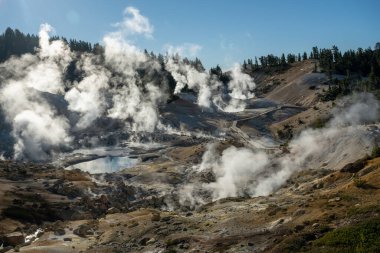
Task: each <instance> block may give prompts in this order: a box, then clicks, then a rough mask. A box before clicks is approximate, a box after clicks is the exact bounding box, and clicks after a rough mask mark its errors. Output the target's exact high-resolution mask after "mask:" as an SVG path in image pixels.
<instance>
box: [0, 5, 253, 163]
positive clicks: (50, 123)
mask: <svg viewBox="0 0 380 253" xmlns="http://www.w3.org/2000/svg"><path fill="white" fill-rule="evenodd" d="M115 27H116V28H117V30H116V31H114V32H111V33H108V34H106V35H105V36H104V38H103V43H104V45H103V49H104V51H103V52H102V53H101V54H93V53H81V54H78V53H77V52H71V51H70V48H69V47H68V45H67V43H65V42H64V41H61V40H54V41H51V40H50V37H49V33H50V32H52V31H54V29H53V27H52V26H50V25H49V24H43V25H41V27H40V32H39V47H38V48H37V49H36V52H35V54H34V55H32V54H25V55H22V56H21V57H18V58H17V57H13V58H11V59H9V60H8V61H6V62H4V63H2V64H1V65H0V67H1V68H2V69H3V70H4V72H5V73H6V75H4V77H3V79H4V80H3V82H2V86H1V87H0V89H1V94H0V104H1V107H2V108H3V111H4V113H5V114H6V119H7V121H8V122H9V123H11V124H12V129H13V130H12V136H13V138H14V142H15V144H14V147H13V150H14V153H15V158H16V159H31V160H47V159H49V158H50V157H51V156H52V155H53V154H54V153H55V152H56V151H57V152H59V151H60V150H61V149H62V148H68V147H70V146H72V141H73V139H75V136H74V135H75V134H76V133H78V131H85V130H86V129H90V128H91V127H93V125H94V122H96V120H97V119H107V118H108V119H109V118H111V119H115V120H117V121H119V122H123V123H124V124H125V126H126V130H127V131H128V130H129V132H149V133H152V132H154V130H156V129H157V128H158V126H160V129H165V127H164V128H163V127H162V126H163V125H162V124H161V122H160V116H159V108H160V106H161V105H163V104H165V102H166V101H167V100H168V98H169V95H170V94H169V87H168V80H167V78H166V77H165V76H166V75H169V74H171V75H172V77H173V78H174V79H175V81H176V87H175V88H174V89H175V91H174V93H179V92H181V91H182V90H183V89H184V88H185V87H188V88H190V89H193V90H195V91H196V92H197V93H198V98H197V104H198V105H199V106H201V107H203V108H213V107H214V106H216V107H217V108H219V109H221V110H224V111H236V110H242V109H244V107H245V100H246V99H249V98H252V97H253V95H254V94H253V93H252V90H253V89H254V87H255V84H254V82H253V80H252V79H251V78H250V77H249V76H248V75H246V74H244V73H242V72H241V68H240V66H238V65H236V66H235V67H234V68H233V69H232V70H231V72H230V81H229V82H228V83H226V84H222V83H221V82H220V81H219V80H218V79H217V78H216V77H215V76H213V75H210V74H209V73H208V72H206V71H204V70H203V67H201V66H194V65H192V64H191V62H189V60H187V59H186V58H185V59H181V58H180V56H178V55H177V54H190V55H194V54H196V53H197V52H198V51H199V50H200V49H201V47H200V46H199V45H196V44H189V43H185V44H183V45H182V46H179V47H171V46H169V48H168V51H169V53H170V54H176V55H177V56H176V57H174V56H173V55H167V56H166V57H165V59H164V62H162V61H161V62H160V61H159V60H158V59H157V57H153V56H151V55H149V54H147V53H146V52H143V51H141V50H140V49H139V48H138V47H137V46H136V45H135V44H134V43H133V42H132V41H131V40H129V38H130V37H131V36H135V35H143V36H145V37H149V38H151V37H152V36H153V31H154V28H153V25H152V24H151V23H150V21H149V19H148V18H147V17H145V16H143V15H141V13H140V11H139V10H138V9H136V8H133V7H128V8H126V9H125V11H124V17H123V20H122V21H121V22H119V23H117V24H115ZM74 63H75V71H77V72H78V73H80V74H79V76H80V78H79V79H77V80H76V81H69V80H67V79H66V78H65V75H66V74H67V69H68V68H69V67H72V66H71V65H70V64H74ZM163 71H166V72H163ZM165 78H166V79H165ZM224 86H225V87H224ZM228 96H230V99H225V98H226V97H228ZM73 115H77V116H78V117H77V116H73Z"/></svg>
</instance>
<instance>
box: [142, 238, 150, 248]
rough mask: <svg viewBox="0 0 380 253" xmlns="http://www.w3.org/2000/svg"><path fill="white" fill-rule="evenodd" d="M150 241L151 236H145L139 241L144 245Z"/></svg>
mask: <svg viewBox="0 0 380 253" xmlns="http://www.w3.org/2000/svg"><path fill="white" fill-rule="evenodd" d="M149 241H150V238H149V237H144V238H142V239H141V240H140V241H139V244H140V245H142V246H146V244H147V242H149Z"/></svg>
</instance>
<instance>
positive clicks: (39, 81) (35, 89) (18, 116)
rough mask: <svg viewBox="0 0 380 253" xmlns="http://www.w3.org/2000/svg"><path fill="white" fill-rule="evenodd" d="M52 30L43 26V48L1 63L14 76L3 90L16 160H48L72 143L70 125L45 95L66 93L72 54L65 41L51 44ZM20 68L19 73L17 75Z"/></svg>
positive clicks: (0, 99)
mask: <svg viewBox="0 0 380 253" xmlns="http://www.w3.org/2000/svg"><path fill="white" fill-rule="evenodd" d="M51 29H52V28H51V27H50V26H49V25H47V24H44V25H41V30H40V33H39V35H40V49H39V50H38V52H37V54H36V55H35V56H32V55H29V54H26V55H23V56H22V57H21V58H12V59H10V60H8V61H7V62H5V63H3V64H1V67H2V68H4V71H6V72H10V73H12V78H11V79H8V80H6V82H5V85H4V86H3V88H2V89H1V91H0V103H1V105H2V108H3V110H4V111H5V113H6V118H7V120H8V121H9V122H11V123H12V125H13V130H12V135H13V137H14V139H15V144H14V153H15V154H14V156H15V158H16V159H23V158H26V159H33V160H45V159H47V158H48V157H49V156H50V155H51V152H52V151H54V150H55V149H59V148H60V147H61V146H67V145H69V144H70V141H71V138H70V136H69V133H68V131H69V124H68V121H67V119H66V118H65V117H62V116H60V115H58V114H57V111H56V108H54V107H53V106H52V105H50V104H49V103H48V102H47V101H46V99H45V98H44V96H43V94H44V92H49V93H52V94H58V93H60V92H62V91H63V81H62V75H63V69H64V68H65V66H66V65H67V64H68V62H69V61H70V60H71V52H70V51H69V50H68V47H67V46H66V45H65V44H64V43H63V42H61V41H53V42H50V41H49V36H48V32H49V31H51ZM15 69H16V71H17V72H14V70H15Z"/></svg>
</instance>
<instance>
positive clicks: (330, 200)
mask: <svg viewBox="0 0 380 253" xmlns="http://www.w3.org/2000/svg"><path fill="white" fill-rule="evenodd" d="M340 200H341V198H340V197H335V198H332V199H329V200H328V202H329V203H331V202H338V201H340Z"/></svg>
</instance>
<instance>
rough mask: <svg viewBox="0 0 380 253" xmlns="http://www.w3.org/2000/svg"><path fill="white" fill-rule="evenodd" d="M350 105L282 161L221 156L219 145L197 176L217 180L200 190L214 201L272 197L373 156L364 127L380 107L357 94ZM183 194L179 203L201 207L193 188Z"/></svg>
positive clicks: (251, 154) (232, 151) (228, 152)
mask: <svg viewBox="0 0 380 253" xmlns="http://www.w3.org/2000/svg"><path fill="white" fill-rule="evenodd" d="M352 101H353V102H352ZM347 102H350V103H351V105H347ZM345 104H346V107H345V108H343V109H340V110H336V111H335V115H334V117H333V119H332V120H331V121H330V122H329V123H328V124H327V125H326V127H324V128H321V129H307V130H305V131H303V132H302V133H301V134H300V135H299V136H298V137H296V138H295V139H293V140H292V141H291V142H290V143H289V145H288V152H285V153H283V154H282V155H281V156H275V155H268V154H266V153H265V152H263V151H259V150H251V149H247V148H236V147H233V146H231V147H229V148H227V149H225V150H224V151H223V152H222V153H221V154H219V153H218V152H217V149H216V144H211V145H209V146H208V148H207V150H206V152H205V153H204V155H203V158H202V163H201V164H200V165H199V166H198V171H212V172H213V174H214V175H215V178H216V180H215V182H211V183H207V184H202V185H198V187H201V188H203V189H204V190H207V191H210V192H211V194H212V199H213V200H217V199H221V198H226V197H236V196H245V195H248V196H260V195H268V194H271V193H273V192H274V191H275V190H277V189H278V188H279V187H281V186H282V185H283V184H284V183H285V182H286V181H287V180H288V179H289V178H290V177H291V175H293V174H294V173H295V172H297V171H300V170H304V169H316V168H320V167H323V166H328V167H329V168H340V167H342V166H343V165H345V164H347V163H349V162H353V161H355V160H356V159H359V158H361V157H363V156H364V155H366V154H367V153H368V149H366V147H370V146H371V145H372V143H373V139H372V138H371V135H370V133H369V128H368V127H367V126H366V125H365V124H366V123H373V122H376V120H378V117H379V104H378V102H377V100H376V99H375V98H374V96H373V95H372V94H360V95H355V96H353V97H350V98H349V99H347V101H346V103H345ZM184 189H186V191H185V192H186V194H184V195H181V196H180V203H191V204H192V206H194V205H195V204H196V203H198V204H202V202H201V201H199V199H200V196H199V195H197V194H196V192H195V191H193V192H192V194H190V193H189V190H190V189H194V187H192V188H191V187H190V188H189V187H185V188H184ZM181 191H182V190H181ZM198 191H199V190H198ZM201 199H202V198H201ZM202 201H203V202H204V200H202Z"/></svg>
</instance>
